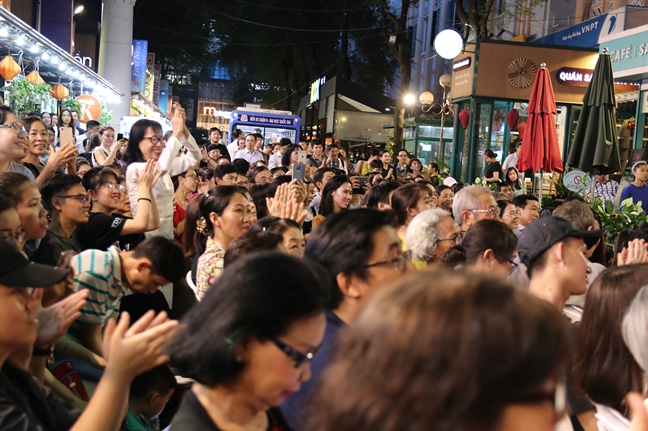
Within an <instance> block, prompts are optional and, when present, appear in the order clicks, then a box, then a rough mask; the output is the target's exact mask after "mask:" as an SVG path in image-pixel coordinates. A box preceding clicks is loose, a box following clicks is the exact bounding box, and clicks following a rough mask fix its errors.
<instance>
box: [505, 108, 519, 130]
mask: <svg viewBox="0 0 648 431" xmlns="http://www.w3.org/2000/svg"><path fill="white" fill-rule="evenodd" d="M506 119H507V121H508V125H509V129H510V130H513V129H515V126H517V124H518V120H519V119H520V113H519V112H518V111H517V109H511V110H510V111H508V114H506Z"/></svg>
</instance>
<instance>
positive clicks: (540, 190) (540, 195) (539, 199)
mask: <svg viewBox="0 0 648 431" xmlns="http://www.w3.org/2000/svg"><path fill="white" fill-rule="evenodd" d="M542 173H543V170H542V169H540V188H539V189H538V202H540V207H542Z"/></svg>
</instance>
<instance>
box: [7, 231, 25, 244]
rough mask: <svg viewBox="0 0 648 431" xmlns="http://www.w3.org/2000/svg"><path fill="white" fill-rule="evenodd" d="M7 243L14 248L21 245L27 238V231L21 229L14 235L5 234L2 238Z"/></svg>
mask: <svg viewBox="0 0 648 431" xmlns="http://www.w3.org/2000/svg"><path fill="white" fill-rule="evenodd" d="M3 239H4V240H5V241H7V242H8V243H9V244H11V245H12V246H14V247H16V248H20V247H22V245H23V243H24V242H25V241H26V240H27V231H24V230H21V231H20V233H18V234H17V235H14V236H7V237H4V238H3Z"/></svg>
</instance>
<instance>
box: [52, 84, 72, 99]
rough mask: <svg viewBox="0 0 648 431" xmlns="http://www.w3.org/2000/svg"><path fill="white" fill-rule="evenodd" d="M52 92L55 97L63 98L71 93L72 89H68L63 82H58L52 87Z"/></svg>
mask: <svg viewBox="0 0 648 431" xmlns="http://www.w3.org/2000/svg"><path fill="white" fill-rule="evenodd" d="M51 93H52V97H53V98H55V99H56V100H61V99H65V98H66V97H68V96H69V95H70V90H68V89H67V87H66V86H65V85H63V84H56V85H55V86H54V87H52V92H51Z"/></svg>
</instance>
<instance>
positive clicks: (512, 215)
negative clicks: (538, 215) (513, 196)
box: [504, 211, 520, 218]
mask: <svg viewBox="0 0 648 431" xmlns="http://www.w3.org/2000/svg"><path fill="white" fill-rule="evenodd" d="M504 215H507V216H509V217H513V218H519V217H520V213H519V212H518V211H511V212H510V213H508V214H504Z"/></svg>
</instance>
